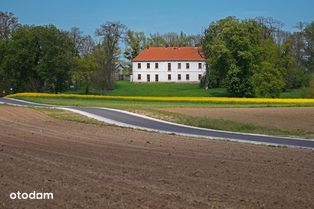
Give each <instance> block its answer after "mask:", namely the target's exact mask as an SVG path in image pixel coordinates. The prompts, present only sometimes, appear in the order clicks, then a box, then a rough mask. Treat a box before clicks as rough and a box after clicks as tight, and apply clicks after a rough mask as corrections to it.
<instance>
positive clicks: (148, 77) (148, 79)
mask: <svg viewBox="0 0 314 209" xmlns="http://www.w3.org/2000/svg"><path fill="white" fill-rule="evenodd" d="M146 77H147V82H150V75H149V74H148V75H147V76H146Z"/></svg>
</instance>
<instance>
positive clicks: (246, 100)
mask: <svg viewBox="0 0 314 209" xmlns="http://www.w3.org/2000/svg"><path fill="white" fill-rule="evenodd" d="M7 97H11V98H14V97H46V98H47V97H53V98H77V99H105V100H133V101H134V100H135V101H164V102H167V101H168V102H175V101H178V102H179V101H182V102H214V103H215V102H217V103H219V102H224V103H266V104H267V103H269V104H276V103H277V104H302V103H307V104H309V103H313V104H314V99H283V98H280V99H279V98H276V99H274V98H231V97H153V96H101V95H79V94H48V93H17V94H12V95H9V96H7Z"/></svg>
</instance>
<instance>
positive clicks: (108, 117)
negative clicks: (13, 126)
mask: <svg viewBox="0 0 314 209" xmlns="http://www.w3.org/2000/svg"><path fill="white" fill-rule="evenodd" d="M0 102H2V103H6V104H11V105H22V106H32V107H54V108H58V109H67V110H70V111H73V112H77V113H80V114H82V115H86V116H89V117H92V118H95V119H97V120H101V121H104V122H107V123H111V124H115V125H120V126H124V127H132V128H138V129H144V130H152V131H159V132H166V133H175V134H178V135H186V136H196V137H205V138H220V139H227V140H233V141H242V142H249V143H256V144H273V145H281V146H291V147H303V148H310V149H314V141H311V140H304V139H298V138H288V137H278V136H266V135H258V134H246V133H235V132H227V131H218V130H211V129H204V128H197V127H191V126H186V125H181V124H175V123H170V122H166V121H161V120H157V119H153V118H149V117H146V116H142V115H138V114H134V113H130V112H126V111H121V110H114V109H108V108H85V107H62V106H53V105H44V104H35V103H29V102H24V101H20V100H12V99H6V98H0Z"/></svg>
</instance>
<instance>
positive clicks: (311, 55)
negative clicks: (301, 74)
mask: <svg viewBox="0 0 314 209" xmlns="http://www.w3.org/2000/svg"><path fill="white" fill-rule="evenodd" d="M304 37H305V56H306V59H305V62H306V67H307V69H308V70H309V71H311V72H314V22H311V23H310V24H308V25H307V26H306V27H305V29H304Z"/></svg>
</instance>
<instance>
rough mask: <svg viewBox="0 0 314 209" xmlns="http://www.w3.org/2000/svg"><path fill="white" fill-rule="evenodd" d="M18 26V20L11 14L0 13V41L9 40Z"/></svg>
mask: <svg viewBox="0 0 314 209" xmlns="http://www.w3.org/2000/svg"><path fill="white" fill-rule="evenodd" d="M19 26H21V25H20V24H19V22H18V18H17V17H16V16H14V14H13V13H11V12H1V11H0V40H7V39H9V38H10V37H11V34H12V32H13V31H14V30H15V29H17V28H18V27H19Z"/></svg>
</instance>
